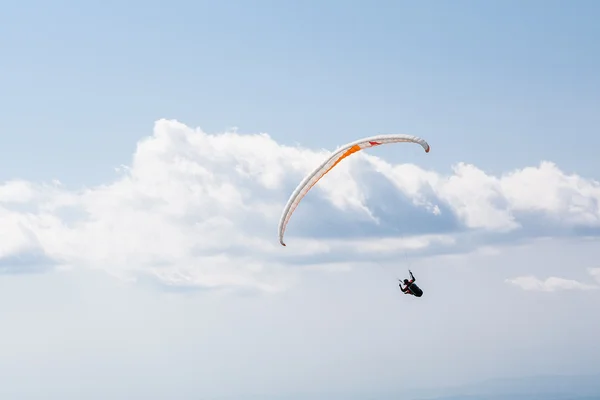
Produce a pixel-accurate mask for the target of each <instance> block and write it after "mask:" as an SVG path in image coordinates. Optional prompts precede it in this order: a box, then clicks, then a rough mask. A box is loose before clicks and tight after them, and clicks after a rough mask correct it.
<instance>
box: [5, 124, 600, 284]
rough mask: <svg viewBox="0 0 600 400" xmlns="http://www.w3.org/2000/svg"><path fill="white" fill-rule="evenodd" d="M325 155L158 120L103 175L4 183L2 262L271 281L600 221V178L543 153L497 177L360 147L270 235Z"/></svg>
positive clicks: (171, 280)
mask: <svg viewBox="0 0 600 400" xmlns="http://www.w3.org/2000/svg"><path fill="white" fill-rule="evenodd" d="M354 139H356V138H350V140H354ZM350 140H349V141H350ZM432 145H434V144H433V143H432ZM397 146H404V148H402V149H401V151H415V152H416V151H419V150H420V148H417V147H418V146H414V148H413V147H411V145H408V144H405V145H397ZM434 149H435V147H434ZM330 150H333V149H330ZM438 151H441V150H438ZM328 153H329V152H328V151H325V150H314V149H308V148H303V147H292V146H285V145H281V144H279V143H277V142H275V141H274V140H273V139H271V138H270V137H269V136H268V135H265V134H255V135H243V134H238V133H237V132H224V133H220V134H208V133H205V132H203V131H201V130H200V129H192V128H190V127H188V126H185V125H184V124H182V123H179V122H177V121H173V120H164V119H163V120H159V121H157V122H156V123H155V126H154V131H153V134H152V135H151V136H150V137H147V138H145V139H143V140H141V141H140V142H139V143H138V144H137V148H136V149H135V152H134V154H133V157H132V160H131V162H130V164H129V165H127V166H122V167H121V168H120V169H119V171H118V176H117V177H116V178H115V180H114V181H112V182H109V183H106V184H104V185H100V186H95V187H89V188H83V189H81V190H69V189H66V188H64V187H63V186H62V185H61V183H60V182H59V181H55V182H48V183H35V182H28V181H22V180H13V181H8V182H4V183H3V184H2V185H1V186H0V213H2V221H3V224H2V225H1V227H0V238H1V240H0V268H2V271H4V272H5V273H26V272H40V271H45V270H48V269H50V268H62V269H68V268H81V267H85V268H96V269H102V270H106V271H107V272H109V273H111V274H114V275H115V276H118V277H120V278H123V279H130V280H137V279H151V280H152V281H153V282H156V283H159V284H163V285H170V286H177V287H194V288H196V287H198V288H229V287H238V288H239V287H243V288H248V289H253V290H254V289H258V290H263V291H278V290H283V289H285V288H286V287H287V286H288V285H290V284H293V282H294V280H295V279H296V278H297V274H298V273H299V272H300V271H301V270H302V269H303V268H311V269H314V268H319V267H327V268H330V267H332V266H335V265H336V264H338V263H345V264H349V265H351V264H352V263H357V262H360V261H361V260H365V261H366V260H369V259H372V258H373V257H379V258H382V257H394V256H397V255H398V254H399V253H401V254H404V251H413V252H415V253H416V254H420V255H427V254H435V253H440V252H465V251H472V250H473V249H475V248H477V247H478V246H485V245H489V244H490V243H500V242H510V241H514V240H521V239H523V238H529V237H539V236H549V235H572V234H595V233H596V231H597V229H598V228H600V184H599V183H598V182H596V181H594V180H591V179H586V178H584V177H581V176H578V175H575V174H566V173H565V172H563V171H561V170H560V169H559V168H558V167H557V166H556V165H554V164H553V163H551V162H546V161H544V162H542V163H540V164H539V165H538V166H533V167H528V168H524V169H520V170H514V171H510V172H507V173H506V174H503V175H502V176H493V175H489V174H486V173H485V172H484V171H482V170H480V169H478V168H477V167H476V166H474V165H469V164H464V163H458V164H456V165H455V166H453V168H452V171H451V172H450V173H449V174H443V173H440V172H436V171H431V170H425V169H423V168H421V167H419V166H417V165H412V164H391V163H389V162H386V161H385V160H383V159H381V158H378V157H376V156H374V155H372V154H367V153H361V154H356V155H354V156H353V157H350V158H349V159H347V160H345V161H344V162H343V163H341V164H340V165H339V166H338V167H337V168H336V169H334V170H333V171H332V172H331V173H330V174H328V175H327V176H326V177H325V178H324V179H322V180H321V181H320V182H319V184H318V185H317V186H315V187H314V188H313V190H312V191H311V192H310V193H309V195H308V196H307V197H306V198H305V199H304V200H303V202H302V203H301V204H300V207H299V208H298V209H297V210H296V212H295V214H294V215H293V216H292V219H291V221H290V223H289V225H288V228H287V231H286V243H287V244H288V247H287V248H284V247H282V246H280V244H279V242H278V239H277V222H278V219H279V217H280V214H281V211H282V209H283V206H284V205H285V203H286V201H287V199H288V197H289V195H290V194H291V192H292V190H293V189H294V187H295V186H296V185H297V184H298V183H299V182H300V180H301V179H302V177H303V176H304V175H305V174H307V173H308V172H310V171H311V170H312V169H313V168H314V167H315V165H318V164H319V163H320V162H321V161H322V160H323V159H324V158H325V157H326V155H327V154H328ZM434 156H435V151H432V153H430V154H428V155H423V157H434ZM518 279H521V278H518ZM519 282H520V285H521V286H523V285H525V286H527V285H529V286H530V287H545V288H548V287H552V288H554V287H559V286H561V287H564V286H565V285H568V284H567V283H565V282H562V281H561V282H558V281H556V280H552V281H550V282H548V281H546V282H543V283H540V282H537V281H531V280H530V281H528V283H527V282H526V281H524V280H523V279H521V280H520V281H519ZM523 282H526V283H523ZM540 285H541V286H540ZM571 285H574V283H571Z"/></svg>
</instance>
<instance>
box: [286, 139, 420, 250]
mask: <svg viewBox="0 0 600 400" xmlns="http://www.w3.org/2000/svg"><path fill="white" fill-rule="evenodd" d="M403 142H404V143H416V144H419V145H421V147H423V149H424V150H425V152H426V153H429V150H430V146H429V144H428V143H427V142H426V141H425V140H424V139H421V138H420V137H417V136H412V135H404V134H392V135H377V136H370V137H366V138H363V139H359V140H357V141H355V142H351V143H348V144H345V145H343V146H341V147H340V148H339V149H338V150H336V151H335V152H334V153H333V154H332V155H331V156H329V157H328V158H327V159H326V160H325V161H323V163H321V165H319V166H318V167H317V168H315V169H314V170H313V171H312V172H311V173H310V174H308V175H307V176H306V177H305V178H304V179H303V180H302V182H300V184H299V185H298V186H297V187H296V189H295V190H294V191H293V192H292V195H291V196H290V198H289V200H288V202H287V204H286V205H285V207H284V209H283V213H282V215H281V218H280V220H279V243H281V245H282V246H285V245H286V244H285V243H284V241H283V235H284V233H285V228H286V227H287V224H288V222H289V220H290V217H291V216H292V214H293V213H294V211H295V210H296V207H298V204H299V203H300V201H301V200H302V199H303V198H304V196H306V194H307V193H308V192H309V191H310V189H311V188H312V187H313V186H314V185H315V184H316V183H317V182H318V181H319V180H320V179H321V178H322V177H323V176H324V175H325V174H327V173H328V172H329V171H331V170H332V169H333V168H335V166H336V165H338V163H340V162H341V161H342V160H343V159H344V158H346V157H348V156H351V155H352V154H354V153H356V152H359V151H361V150H364V149H367V148H370V147H375V146H379V145H382V144H391V143H403Z"/></svg>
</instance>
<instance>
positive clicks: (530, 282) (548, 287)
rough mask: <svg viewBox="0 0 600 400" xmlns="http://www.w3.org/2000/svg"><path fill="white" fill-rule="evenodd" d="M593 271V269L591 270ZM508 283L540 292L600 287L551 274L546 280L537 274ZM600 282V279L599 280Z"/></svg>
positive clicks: (509, 280)
mask: <svg viewBox="0 0 600 400" xmlns="http://www.w3.org/2000/svg"><path fill="white" fill-rule="evenodd" d="M590 272H591V271H590ZM506 282H507V283H510V284H512V285H515V286H517V287H519V288H521V289H523V290H529V291H539V292H556V291H562V290H595V289H600V286H598V285H591V284H587V283H582V282H579V281H576V280H573V279H565V278H558V277H554V276H551V277H549V278H546V280H540V279H538V278H536V277H535V276H532V275H528V276H520V277H517V278H513V279H507V280H506ZM599 282H600V280H599Z"/></svg>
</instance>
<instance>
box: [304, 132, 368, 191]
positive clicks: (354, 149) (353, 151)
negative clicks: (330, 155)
mask: <svg viewBox="0 0 600 400" xmlns="http://www.w3.org/2000/svg"><path fill="white" fill-rule="evenodd" d="M361 150H362V149H361V148H360V146H358V145H356V144H355V145H354V146H352V147H350V148H349V149H348V150H346V152H345V153H344V154H342V156H341V157H340V158H338V159H337V160H336V162H335V163H333V165H332V166H331V167H329V169H328V170H327V171H325V173H323V175H321V176H320V177H319V179H317V180H316V181H315V182H314V183H313V184H312V185H310V186H309V187H308V190H307V191H306V193H308V192H309V191H310V189H312V187H313V186H315V185H316V184H317V182H319V181H320V180H321V178H322V177H324V176H325V175H327V173H328V172H329V171H331V170H332V169H333V168H334V167H335V166H336V165H338V164H339V163H340V161H342V160H343V159H344V158H346V157H348V156H351V155H352V154H354V153H356V152H357V151H361Z"/></svg>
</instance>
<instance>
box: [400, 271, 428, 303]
mask: <svg viewBox="0 0 600 400" xmlns="http://www.w3.org/2000/svg"><path fill="white" fill-rule="evenodd" d="M408 272H409V273H410V278H411V279H410V281H409V280H408V279H405V280H404V284H405V285H406V287H404V288H403V287H402V282H400V283H399V284H398V286H399V287H400V290H402V292H403V293H404V294H412V295H413V296H415V297H421V296H423V291H422V290H421V288H420V287H418V286H417V285H416V284H415V277H414V275H413V273H412V272H411V271H410V269H409V270H408Z"/></svg>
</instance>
